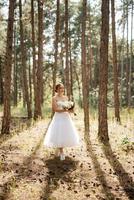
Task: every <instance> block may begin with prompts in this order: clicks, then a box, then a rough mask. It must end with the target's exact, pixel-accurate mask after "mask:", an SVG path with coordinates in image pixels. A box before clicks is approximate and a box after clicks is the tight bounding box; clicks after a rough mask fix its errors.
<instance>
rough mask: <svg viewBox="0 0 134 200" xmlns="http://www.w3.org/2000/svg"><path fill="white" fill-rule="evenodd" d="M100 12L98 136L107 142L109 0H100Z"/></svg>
mask: <svg viewBox="0 0 134 200" xmlns="http://www.w3.org/2000/svg"><path fill="white" fill-rule="evenodd" d="M101 12H102V17H101V20H102V21H101V23H102V24H101V41H100V65H99V130H98V136H99V139H100V141H102V142H107V141H108V140H109V136H108V123H107V83H108V35H109V0H102V5H101Z"/></svg>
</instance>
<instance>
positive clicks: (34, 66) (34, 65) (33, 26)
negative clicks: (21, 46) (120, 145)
mask: <svg viewBox="0 0 134 200" xmlns="http://www.w3.org/2000/svg"><path fill="white" fill-rule="evenodd" d="M34 23H35V19H34V0H31V28H32V61H33V71H32V77H33V89H34V118H35V116H36V112H35V110H36V109H35V108H37V105H38V102H37V98H36V91H37V89H36V87H37V78H36V72H37V66H36V51H35V31H34V30H35V25H34Z"/></svg>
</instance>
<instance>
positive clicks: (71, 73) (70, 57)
mask: <svg viewBox="0 0 134 200" xmlns="http://www.w3.org/2000/svg"><path fill="white" fill-rule="evenodd" d="M69 32H70V26H69ZM71 48H72V44H71V36H69V60H70V97H71V99H72V100H73V99H74V97H73V63H72V49H71Z"/></svg>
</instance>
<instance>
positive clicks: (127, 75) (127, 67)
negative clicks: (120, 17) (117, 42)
mask: <svg viewBox="0 0 134 200" xmlns="http://www.w3.org/2000/svg"><path fill="white" fill-rule="evenodd" d="M129 68H130V62H129V42H128V2H127V63H126V105H127V106H128V102H129V99H128V98H129V95H128V94H129Z"/></svg>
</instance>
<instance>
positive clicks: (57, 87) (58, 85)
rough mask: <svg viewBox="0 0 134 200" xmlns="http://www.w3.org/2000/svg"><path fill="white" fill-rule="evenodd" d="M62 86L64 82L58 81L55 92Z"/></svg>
mask: <svg viewBox="0 0 134 200" xmlns="http://www.w3.org/2000/svg"><path fill="white" fill-rule="evenodd" d="M60 87H63V84H62V83H58V84H57V85H56V86H55V92H57V91H58V89H59V88H60Z"/></svg>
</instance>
